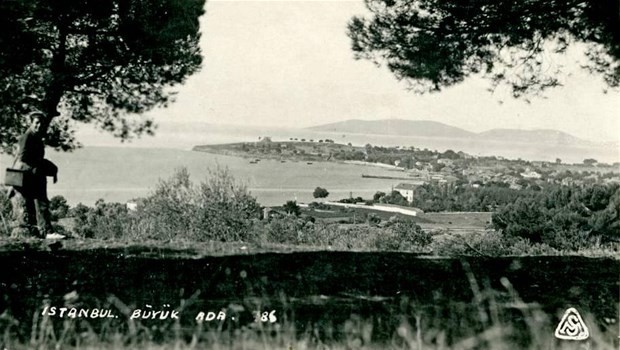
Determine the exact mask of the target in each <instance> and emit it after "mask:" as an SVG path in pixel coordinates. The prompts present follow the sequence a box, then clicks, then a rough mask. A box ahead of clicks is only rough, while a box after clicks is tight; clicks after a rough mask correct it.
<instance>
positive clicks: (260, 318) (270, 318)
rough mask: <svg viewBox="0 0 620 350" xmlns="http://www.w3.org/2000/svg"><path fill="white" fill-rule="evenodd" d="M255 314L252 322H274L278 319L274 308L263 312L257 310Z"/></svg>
mask: <svg viewBox="0 0 620 350" xmlns="http://www.w3.org/2000/svg"><path fill="white" fill-rule="evenodd" d="M255 316H256V317H255V319H254V322H269V323H276V322H277V321H278V318H277V317H276V310H272V311H263V312H260V311H257V312H256V313H255Z"/></svg>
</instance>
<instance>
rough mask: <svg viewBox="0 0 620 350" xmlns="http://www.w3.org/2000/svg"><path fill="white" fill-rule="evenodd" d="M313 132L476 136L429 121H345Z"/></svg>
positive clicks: (312, 128) (316, 127)
mask: <svg viewBox="0 0 620 350" xmlns="http://www.w3.org/2000/svg"><path fill="white" fill-rule="evenodd" d="M308 129H309V130H313V131H327V132H337V133H354V134H374V135H399V136H423V137H445V138H470V137H474V136H475V135H476V134H475V133H473V132H470V131H467V130H463V129H460V128H457V127H454V126H450V125H446V124H443V123H439V122H434V121H430V120H403V119H384V120H357V119H352V120H346V121H343V122H338V123H331V124H325V125H319V126H314V127H310V128H308Z"/></svg>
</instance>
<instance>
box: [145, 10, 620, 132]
mask: <svg viewBox="0 0 620 350" xmlns="http://www.w3.org/2000/svg"><path fill="white" fill-rule="evenodd" d="M206 10H207V14H206V15H205V16H203V18H202V21H201V23H202V29H201V31H202V35H203V36H202V44H201V45H202V49H203V54H204V63H203V68H202V70H201V72H200V73H198V74H196V75H195V76H193V77H191V78H190V79H189V80H188V81H187V83H186V84H185V85H184V86H182V87H180V88H179V89H178V91H179V95H178V98H177V102H176V103H175V104H173V105H171V106H170V107H169V108H168V109H161V110H157V111H153V112H151V113H150V114H149V116H152V117H155V118H156V120H162V121H163V120H166V121H171V120H175V121H178V122H191V121H203V122H208V123H219V124H240V125H269V126H286V127H296V126H299V127H305V126H312V125H317V124H323V123H330V122H336V121H341V120H346V119H384V118H401V119H411V120H434V121H438V122H443V123H447V124H450V125H454V126H457V127H461V128H464V129H467V130H470V131H484V130H488V129H492V128H522V129H534V128H536V129H537V128H550V129H558V130H561V131H565V132H568V133H570V134H573V135H575V136H578V137H582V138H585V139H589V140H596V141H618V139H619V135H620V118H619V114H620V113H619V112H620V93H619V92H618V91H610V92H608V93H607V94H605V93H603V90H604V88H605V86H604V85H603V84H602V82H601V78H600V77H594V76H588V75H587V74H586V73H585V72H582V71H581V70H580V69H579V68H577V65H576V64H572V65H571V67H569V68H568V71H569V72H571V74H572V75H571V76H570V77H569V78H568V79H567V80H566V81H565V82H564V83H565V86H564V87H561V88H556V89H555V90H552V91H549V92H548V93H547V94H546V99H540V98H534V99H533V100H532V102H531V103H530V104H528V103H527V102H525V101H521V100H514V99H512V98H511V97H508V96H507V95H506V94H503V93H497V92H496V93H495V94H491V93H490V92H488V91H487V88H488V87H489V82H488V81H486V80H483V79H479V78H474V79H471V80H468V81H466V82H465V83H463V84H461V85H458V86H456V87H453V88H450V89H446V90H444V91H442V92H440V93H435V94H431V95H424V96H420V95H416V94H413V93H411V92H408V91H406V85H405V84H404V83H401V82H398V81H397V80H396V79H395V78H394V77H393V75H392V74H391V73H390V72H388V71H387V69H385V68H377V67H376V66H375V65H373V64H372V63H370V62H368V61H356V60H354V58H353V53H352V51H351V48H350V39H349V38H348V37H347V35H346V25H347V22H348V21H349V20H350V18H351V17H352V16H353V15H363V14H365V13H366V10H365V7H364V5H363V1H361V0H360V1H223V0H220V1H213V0H208V2H207V8H206ZM571 62H572V60H571ZM500 100H502V101H503V103H500Z"/></svg>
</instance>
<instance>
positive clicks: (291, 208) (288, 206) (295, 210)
mask: <svg viewBox="0 0 620 350" xmlns="http://www.w3.org/2000/svg"><path fill="white" fill-rule="evenodd" d="M282 209H284V211H285V212H286V213H287V214H289V215H295V216H299V215H300V214H301V208H300V207H299V205H297V202H296V201H287V202H286V203H285V204H284V205H283V206H282Z"/></svg>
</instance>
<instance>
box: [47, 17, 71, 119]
mask: <svg viewBox="0 0 620 350" xmlns="http://www.w3.org/2000/svg"><path fill="white" fill-rule="evenodd" d="M66 27H67V26H66V24H65V23H63V21H62V20H61V23H60V24H59V29H58V30H59V35H58V36H59V38H58V49H57V51H56V52H55V54H54V57H53V58H52V64H51V67H50V70H51V73H52V81H51V82H50V84H49V85H48V87H47V91H46V93H45V98H44V100H43V106H42V108H43V112H44V113H45V115H46V118H45V123H44V124H43V125H42V127H43V130H44V131H47V129H48V127H49V125H50V123H51V122H52V120H53V119H54V118H55V117H57V116H59V115H60V112H58V104H59V103H60V100H61V99H62V96H63V95H64V93H65V89H66V82H67V71H66V67H65V61H66V59H67V30H66Z"/></svg>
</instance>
